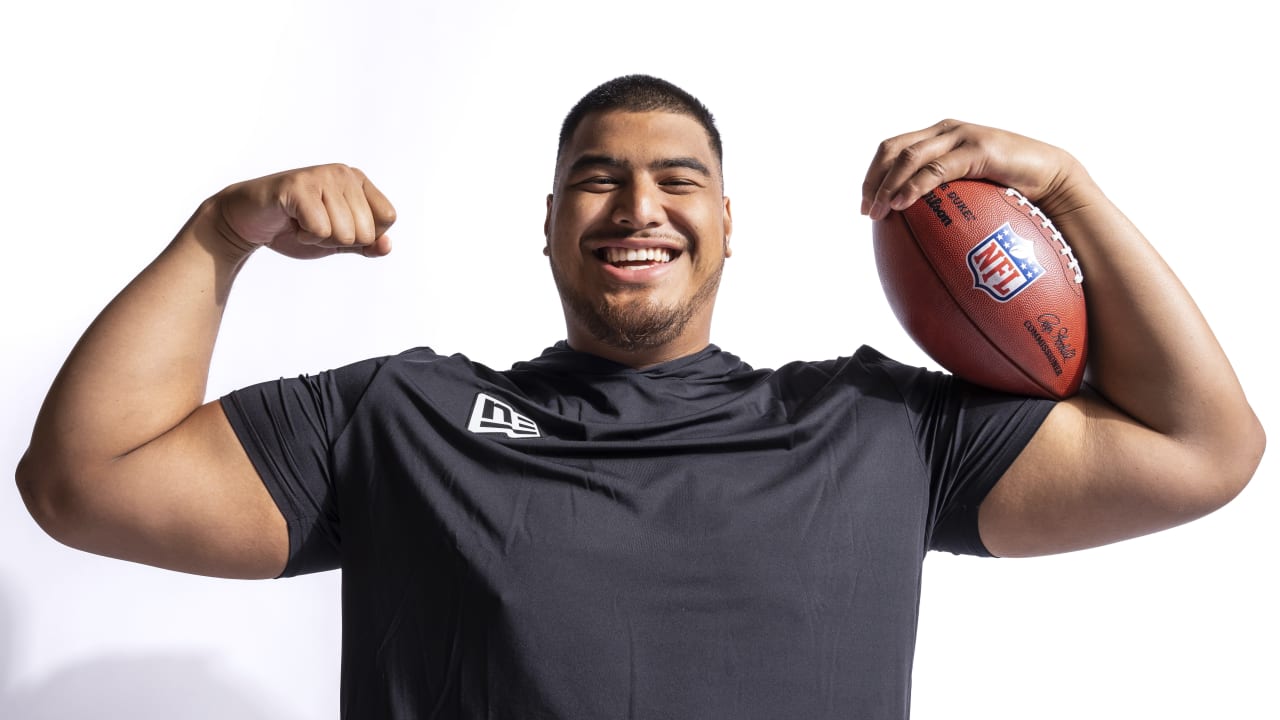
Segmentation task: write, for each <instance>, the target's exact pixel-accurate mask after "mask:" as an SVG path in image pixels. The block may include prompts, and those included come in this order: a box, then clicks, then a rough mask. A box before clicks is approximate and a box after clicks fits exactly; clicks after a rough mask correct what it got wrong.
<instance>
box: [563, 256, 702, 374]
mask: <svg viewBox="0 0 1280 720" xmlns="http://www.w3.org/2000/svg"><path fill="white" fill-rule="evenodd" d="M723 272H724V261H723V260H722V261H721V262H720V267H718V268H716V271H715V272H714V273H712V274H711V275H710V276H708V277H707V279H706V280H704V281H703V283H702V285H701V286H699V287H698V289H697V291H695V292H694V293H693V295H692V296H691V297H689V298H688V299H687V300H685V301H684V302H682V303H679V304H676V305H659V304H658V303H655V302H653V301H651V300H650V299H649V298H647V297H638V298H635V299H632V300H628V301H625V302H618V301H610V300H609V299H608V298H607V297H599V298H590V297H587V296H586V295H585V294H584V293H582V292H580V291H578V290H576V289H574V288H573V287H572V286H571V284H570V283H567V282H565V281H564V278H563V277H562V276H561V275H560V271H559V269H558V268H557V267H556V264H555V263H554V262H553V263H551V275H552V277H553V278H554V279H555V282H556V287H557V288H559V290H560V299H561V301H562V302H563V304H564V307H565V312H566V313H570V314H572V316H573V318H576V319H577V320H578V321H580V322H581V323H582V325H583V326H584V327H585V328H586V329H587V332H589V333H591V335H592V337H594V338H596V339H597V340H599V341H600V342H602V343H604V344H606V345H609V346H610V347H615V348H618V349H619V350H624V351H627V352H631V351H635V350H646V349H651V348H656V347H660V346H662V345H666V344H667V343H670V342H672V341H674V340H676V339H677V338H679V337H680V335H681V334H682V333H683V332H684V329H685V326H687V325H688V324H689V321H690V320H692V319H693V318H694V316H696V315H697V314H698V312H699V311H701V310H702V309H703V308H704V307H705V306H706V305H707V303H709V302H711V301H712V300H713V299H714V298H715V296H716V291H717V290H718V289H719V287H720V275H721V274H722V273H723Z"/></svg>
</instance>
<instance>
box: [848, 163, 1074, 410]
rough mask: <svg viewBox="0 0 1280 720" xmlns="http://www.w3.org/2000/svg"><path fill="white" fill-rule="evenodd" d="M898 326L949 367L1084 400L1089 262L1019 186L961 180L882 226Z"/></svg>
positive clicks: (980, 380)
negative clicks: (1084, 263)
mask: <svg viewBox="0 0 1280 720" xmlns="http://www.w3.org/2000/svg"><path fill="white" fill-rule="evenodd" d="M872 236H873V238H874V245H875V255H876V267H877V270H878V271H879V273H880V283H881V285H883V287H884V292H885V296H886V297H887V298H888V300H889V305H890V306H891V307H892V308H893V312H894V314H895V315H896V316H897V318H898V322H899V323H901V324H902V327H903V328H904V329H905V330H906V331H907V334H908V335H910V336H911V338H912V339H913V340H914V341H915V342H916V344H917V345H919V346H920V348H921V349H922V350H924V351H925V353H927V354H928V355H929V357H931V358H933V359H934V361H936V362H937V363H938V364H939V365H941V366H942V367H944V368H946V369H947V370H949V371H950V372H952V373H954V374H955V375H958V376H960V377H962V378H964V379H966V380H969V381H971V382H974V383H977V384H979V385H984V386H987V387H990V388H994V389H996V390H1002V391H1005V392H1009V393H1015V394H1019V395H1036V396H1040V397H1048V398H1055V399H1062V398H1066V397H1069V396H1071V395H1073V394H1075V393H1076V391H1078V390H1079V388H1080V382H1081V380H1082V379H1083V377H1084V365H1085V357H1086V355H1087V352H1088V332H1087V326H1086V315H1085V297H1084V290H1083V287H1082V284H1083V282H1084V276H1083V273H1082V272H1081V270H1080V264H1079V263H1078V262H1077V261H1076V258H1075V255H1074V254H1073V253H1072V251H1071V248H1070V247H1069V246H1068V245H1067V242H1066V240H1065V239H1064V238H1063V237H1062V234H1061V233H1059V232H1058V230H1057V228H1055V227H1054V225H1053V223H1052V222H1051V221H1050V220H1049V218H1047V217H1045V215H1044V213H1042V212H1040V210H1039V209H1038V208H1036V207H1035V206H1034V205H1032V204H1031V203H1030V202H1029V201H1028V200H1027V199H1026V198H1025V197H1023V196H1022V194H1021V193H1019V192H1018V191H1016V190H1013V189H1009V188H1002V187H999V186H997V185H993V184H991V183H988V182H985V181H979V180H956V181H954V182H950V183H946V184H943V185H941V186H939V187H937V188H936V189H934V190H932V191H931V192H929V193H928V194H927V195H925V196H924V197H923V198H921V199H920V200H917V201H916V202H915V203H914V204H912V205H911V206H910V207H908V208H907V209H906V210H903V211H902V212H891V213H890V214H889V215H888V216H887V217H886V218H884V219H883V220H877V221H875V222H874V223H873V224H872Z"/></svg>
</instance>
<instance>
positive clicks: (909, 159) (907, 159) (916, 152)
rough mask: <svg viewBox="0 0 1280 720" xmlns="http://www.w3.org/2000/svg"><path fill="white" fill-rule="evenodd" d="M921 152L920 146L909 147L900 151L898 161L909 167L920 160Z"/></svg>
mask: <svg viewBox="0 0 1280 720" xmlns="http://www.w3.org/2000/svg"><path fill="white" fill-rule="evenodd" d="M921 152H922V151H921V149H920V147H919V146H918V145H908V146H907V147H905V148H903V149H902V150H900V151H898V161H899V162H901V163H905V164H907V165H914V164H915V163H916V162H917V161H918V160H919V159H920V153H921Z"/></svg>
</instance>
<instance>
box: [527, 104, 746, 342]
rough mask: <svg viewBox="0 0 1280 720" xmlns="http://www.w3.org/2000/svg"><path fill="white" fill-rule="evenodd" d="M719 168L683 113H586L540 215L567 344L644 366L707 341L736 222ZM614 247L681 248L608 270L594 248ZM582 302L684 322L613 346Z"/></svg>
mask: <svg viewBox="0 0 1280 720" xmlns="http://www.w3.org/2000/svg"><path fill="white" fill-rule="evenodd" d="M720 172H721V171H720V163H719V162H718V161H717V159H716V157H715V154H714V152H713V151H712V149H711V144H710V141H709V140H708V138H707V135H706V132H705V131H704V130H703V129H702V126H701V125H699V124H698V123H697V121H695V120H694V119H693V118H691V117H688V116H686V115H675V114H672V113H667V112H646V113H630V112H610V113H604V114H596V115H590V116H588V117H587V118H585V119H584V120H583V122H582V124H581V125H579V126H578V128H577V130H575V131H574V134H573V136H572V137H571V138H570V140H569V142H568V143H567V144H566V146H565V149H564V152H563V153H562V157H561V161H560V163H559V167H557V168H556V179H555V187H556V191H555V192H554V193H552V194H551V195H548V196H547V219H546V223H545V224H544V226H543V229H544V232H545V234H546V236H547V246H546V248H545V250H544V252H545V253H546V255H547V256H548V257H549V258H550V262H551V267H552V273H553V277H554V278H555V280H556V285H557V287H558V288H559V291H560V296H561V299H562V304H563V306H564V310H565V324H566V326H567V331H568V341H569V345H570V346H571V347H573V348H574V349H576V350H581V351H583V352H589V353H593V354H595V355H599V356H601V357H605V358H608V359H610V360H614V361H615V362H619V363H622V364H625V365H631V366H633V367H643V366H646V365H654V364H657V363H660V362H664V361H666V360H671V359H674V358H678V357H683V356H685V355H690V354H693V353H696V352H698V351H700V350H702V349H703V348H705V347H706V346H707V344H708V343H709V342H710V338H711V313H712V309H713V307H714V300H715V289H716V288H717V287H718V285H719V278H720V272H721V268H722V267H723V266H724V261H725V258H727V257H729V255H730V249H729V233H730V232H731V230H732V228H733V219H732V216H731V214H730V211H729V199H728V198H727V197H725V196H724V193H723V190H722V188H723V187H724V180H723V178H722V177H721V175H720ZM611 247H616V248H628V249H642V248H654V247H663V248H666V249H668V250H669V251H671V252H673V253H678V254H677V255H676V256H675V257H674V258H672V260H671V261H670V262H669V263H665V264H663V266H662V267H660V268H659V267H653V268H651V269H644V270H642V269H627V270H623V271H621V272H613V271H611V268H610V267H609V266H608V263H606V262H604V261H602V260H601V259H600V258H599V257H598V256H597V254H598V252H600V251H601V250H602V249H604V248H611ZM659 273H660V274H659ZM574 299H577V300H578V302H576V303H575V302H574V301H573V300H574ZM584 303H585V304H590V305H596V304H603V305H604V306H607V307H608V308H609V309H611V310H612V311H613V315H614V316H615V317H616V316H621V317H622V319H624V320H625V318H626V317H628V315H629V314H635V313H640V314H644V313H645V312H646V311H647V312H651V313H657V314H658V315H659V316H663V315H671V314H675V315H677V316H681V315H687V316H688V322H687V323H686V324H685V325H684V326H683V327H682V328H681V330H680V332H678V333H677V334H675V335H674V336H672V337H669V338H662V339H660V341H657V342H653V343H646V344H645V345H644V346H642V347H617V345H616V344H614V343H610V342H609V340H608V339H606V338H602V337H600V336H599V335H600V333H599V332H593V331H592V329H591V327H590V323H589V320H588V318H586V317H584V312H583V311H581V310H580V309H579V308H578V307H577V306H578V305H580V304H584ZM682 310H683V312H680V311H682ZM664 311H666V312H664ZM672 311H674V313H673V312H672Z"/></svg>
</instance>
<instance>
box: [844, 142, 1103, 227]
mask: <svg viewBox="0 0 1280 720" xmlns="http://www.w3.org/2000/svg"><path fill="white" fill-rule="evenodd" d="M960 178H978V179H986V180H990V181H992V182H996V183H1000V184H1003V185H1005V186H1007V187H1012V188H1016V189H1018V190H1020V191H1021V192H1022V193H1023V194H1024V195H1026V196H1027V197H1028V198H1031V199H1032V200H1033V201H1038V202H1041V203H1042V204H1041V207H1044V203H1046V202H1049V196H1051V195H1063V196H1064V197H1065V196H1067V195H1069V194H1070V193H1071V192H1072V187H1073V186H1080V184H1081V183H1082V182H1083V183H1085V184H1087V182H1088V181H1087V173H1084V172H1083V169H1082V168H1081V167H1080V166H1079V163H1077V162H1076V161H1075V159H1074V158H1072V157H1071V156H1070V155H1069V154H1068V153H1066V152H1064V151H1063V150H1061V149H1059V148H1056V147H1053V146H1052V145H1046V144H1045V143H1042V142H1039V141H1036V140H1032V139H1030V138H1026V137H1023V136H1021V135H1015V134H1013V133H1010V132H1005V131H1004V130H997V129H995V128H989V127H983V126H981V125H974V124H972V123H965V122H960V121H958V120H943V121H942V122H940V123H937V124H936V125H933V126H931V127H928V128H925V129H924V130H919V131H916V132H911V133H906V134H904V135H899V136H897V137H893V138H890V139H888V140H885V141H884V142H882V143H880V147H879V148H878V149H877V150H876V154H875V157H874V158H873V159H872V161H871V166H870V167H869V168H867V176H866V179H865V180H864V181H863V184H862V212H863V214H865V215H869V216H871V218H872V219H874V220H880V219H883V218H884V217H885V216H886V215H888V214H889V212H890V211H893V210H903V209H905V208H906V207H907V206H909V205H910V204H911V203H913V202H915V201H916V200H918V199H920V198H921V197H922V196H924V195H925V193H927V192H929V191H930V190H932V189H934V188H936V187H937V186H938V185H941V184H942V183H945V182H950V181H952V180H958V179H960Z"/></svg>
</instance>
